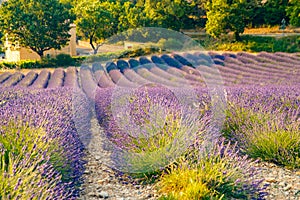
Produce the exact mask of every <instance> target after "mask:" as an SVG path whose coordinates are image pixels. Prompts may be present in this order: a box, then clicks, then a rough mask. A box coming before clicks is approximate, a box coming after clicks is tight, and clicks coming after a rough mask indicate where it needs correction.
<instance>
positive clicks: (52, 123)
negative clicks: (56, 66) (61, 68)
mask: <svg viewBox="0 0 300 200" xmlns="http://www.w3.org/2000/svg"><path fill="white" fill-rule="evenodd" d="M42 73H43V72H42ZM71 74H72V73H71ZM58 75H59V74H58ZM27 77H28V78H27V79H26V81H24V82H22V83H23V84H25V83H28V82H30V81H29V80H30V79H31V78H32V79H34V78H35V76H34V74H33V73H29V74H28V76H27ZM29 77H30V78H29ZM73 78H74V77H73ZM73 78H72V79H73ZM23 80H24V79H23ZM40 80H42V79H40ZM37 83H38V84H37ZM50 83H51V82H50ZM69 84H70V85H71V86H72V84H75V83H74V82H73V80H72V81H69ZM34 85H35V87H37V88H40V87H42V85H44V81H39V82H36V83H35V84H34ZM74 93H76V101H78V102H80V103H78V105H80V106H77V107H76V109H73V103H74V98H73V96H74ZM74 112H80V115H75V113H74ZM89 115H90V113H89V106H88V102H87V99H86V97H85V95H84V94H83V93H82V92H81V91H79V90H75V89H74V87H73V86H72V87H64V88H56V89H33V87H29V88H17V87H15V88H9V87H7V88H1V89H0V127H2V126H5V125H7V124H9V123H11V122H14V123H16V124H19V125H28V126H29V127H31V128H42V129H43V130H45V131H46V133H47V138H45V140H52V139H58V141H59V144H58V145H59V146H58V147H57V149H61V148H63V149H64V150H63V155H61V156H62V157H63V159H62V163H55V166H56V168H54V169H53V166H54V164H53V163H51V162H50V161H49V160H45V162H46V163H44V164H43V168H42V170H43V171H42V174H43V176H45V177H49V181H50V180H51V179H52V178H53V177H55V176H56V177H58V178H57V181H58V184H57V187H56V188H54V189H51V188H50V189H49V194H47V196H48V199H76V196H78V194H79V191H78V186H79V184H80V183H81V181H82V180H81V176H82V174H83V170H84V162H83V156H84V153H83V148H84V146H83V144H82V143H81V141H80V138H79V135H78V133H77V130H76V128H77V127H78V126H79V125H81V126H89V121H88V120H89V117H90V116H89ZM74 116H82V118H74ZM75 122H76V126H77V127H76V126H75ZM82 128H85V129H86V130H88V129H89V127H82ZM44 153H46V152H44ZM29 164H30V163H29ZM51 169H52V170H51ZM53 170H54V171H53ZM62 173H63V174H62ZM23 178H24V179H26V177H23ZM20 181H22V180H20ZM41 184H42V183H41ZM32 195H33V198H34V195H37V196H38V195H39V194H32Z"/></svg>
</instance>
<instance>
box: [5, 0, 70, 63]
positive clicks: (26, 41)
mask: <svg viewBox="0 0 300 200" xmlns="http://www.w3.org/2000/svg"><path fill="white" fill-rule="evenodd" d="M72 20H73V18H72V15H71V14H70V12H69V11H68V9H66V7H65V5H64V4H62V3H60V2H59V1H58V0H47V1H45V0H9V1H6V2H3V3H2V4H1V5H0V29H1V31H3V32H4V33H8V34H9V36H10V37H12V38H15V39H17V40H18V41H19V43H20V45H21V46H24V47H28V48H30V49H32V50H33V51H35V52H36V53H37V54H38V55H39V56H40V57H43V55H44V52H45V51H46V50H49V49H52V48H54V49H60V48H61V47H62V46H64V45H66V44H67V43H68V41H69V37H70V35H69V33H68V32H69V30H70V24H71V23H72Z"/></svg>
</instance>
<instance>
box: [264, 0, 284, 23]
mask: <svg viewBox="0 0 300 200" xmlns="http://www.w3.org/2000/svg"><path fill="white" fill-rule="evenodd" d="M288 1H289V0H264V1H262V9H263V13H262V14H263V18H264V24H268V25H279V24H280V23H281V20H282V19H283V18H285V17H286V7H287V5H288Z"/></svg>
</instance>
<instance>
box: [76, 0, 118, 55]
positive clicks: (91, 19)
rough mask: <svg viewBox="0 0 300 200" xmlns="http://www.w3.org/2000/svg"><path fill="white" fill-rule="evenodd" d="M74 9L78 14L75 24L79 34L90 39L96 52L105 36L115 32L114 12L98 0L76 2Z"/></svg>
mask: <svg viewBox="0 0 300 200" xmlns="http://www.w3.org/2000/svg"><path fill="white" fill-rule="evenodd" d="M73 11H74V13H75V15H76V20H75V24H76V25H77V29H78V33H79V35H80V36H82V37H83V38H84V39H87V40H89V43H90V45H91V47H92V48H93V50H94V54H96V53H97V51H98V49H99V47H100V46H101V45H102V43H103V42H104V40H105V38H107V37H109V36H111V35H112V34H113V30H112V29H111V25H112V23H113V18H112V14H111V13H110V12H109V11H108V10H107V8H105V6H104V5H103V3H101V2H100V1H97V0H94V1H91V0H85V1H78V2H75V5H74V10H73Z"/></svg>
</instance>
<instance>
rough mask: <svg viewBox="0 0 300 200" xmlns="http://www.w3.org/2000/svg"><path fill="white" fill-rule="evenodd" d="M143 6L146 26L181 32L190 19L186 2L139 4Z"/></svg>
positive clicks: (152, 0) (149, 0)
mask: <svg viewBox="0 0 300 200" xmlns="http://www.w3.org/2000/svg"><path fill="white" fill-rule="evenodd" d="M138 5H143V8H144V12H145V17H146V19H148V21H147V22H148V24H146V26H155V27H163V28H170V29H173V30H180V29H181V28H183V27H184V26H185V25H184V23H183V22H184V21H185V20H186V19H187V18H188V10H189V9H190V7H189V5H190V4H189V3H188V1H186V0H144V4H143V3H142V1H140V2H138Z"/></svg>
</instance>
